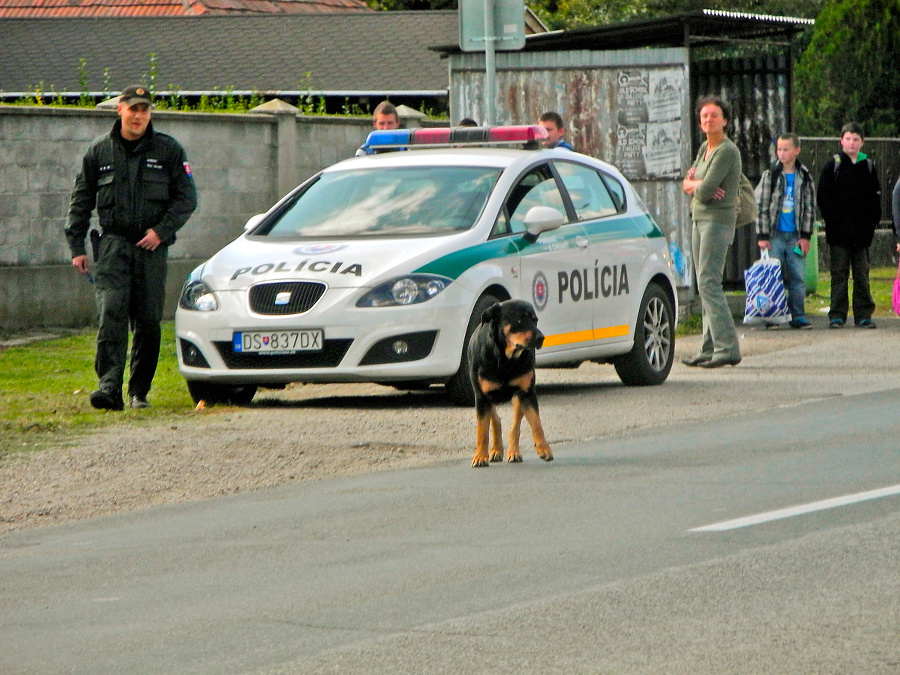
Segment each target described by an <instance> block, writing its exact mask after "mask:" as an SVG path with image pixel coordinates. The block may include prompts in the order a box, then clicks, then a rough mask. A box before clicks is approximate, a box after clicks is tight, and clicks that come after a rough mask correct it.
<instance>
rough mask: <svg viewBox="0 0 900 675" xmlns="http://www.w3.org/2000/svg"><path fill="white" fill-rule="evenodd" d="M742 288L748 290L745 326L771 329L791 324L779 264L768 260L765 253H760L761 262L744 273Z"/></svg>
mask: <svg viewBox="0 0 900 675" xmlns="http://www.w3.org/2000/svg"><path fill="white" fill-rule="evenodd" d="M744 285H745V286H746V288H747V305H746V309H745V310H744V323H745V324H747V325H749V326H753V325H757V326H773V325H781V324H785V323H788V322H789V321H790V320H791V312H790V310H789V309H788V306H787V297H786V296H785V292H784V281H783V280H782V278H781V261H780V260H778V259H777V258H770V257H769V252H768V251H767V250H766V249H763V250H762V254H761V257H760V259H759V260H757V261H756V262H755V263H753V264H752V265H751V266H750V268H749V269H747V270H745V271H744Z"/></svg>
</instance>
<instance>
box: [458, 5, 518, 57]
mask: <svg viewBox="0 0 900 675" xmlns="http://www.w3.org/2000/svg"><path fill="white" fill-rule="evenodd" d="M485 5H487V6H488V17H489V21H490V23H492V24H493V25H492V26H488V27H486V26H485ZM487 29H491V32H492V33H493V35H486V33H487ZM489 38H493V40H492V42H493V43H494V49H495V50H496V51H501V52H503V51H514V50H517V49H522V47H524V46H525V1H524V0H459V48H460V49H462V50H463V51H464V52H483V51H485V45H486V44H487V41H488V39H489Z"/></svg>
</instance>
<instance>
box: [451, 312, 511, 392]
mask: <svg viewBox="0 0 900 675" xmlns="http://www.w3.org/2000/svg"><path fill="white" fill-rule="evenodd" d="M497 302H500V301H499V300H498V299H497V298H496V297H495V296H493V295H482V296H481V297H480V298H478V302H476V303H475V309H473V310H472V316H470V317H469V323H468V325H467V326H466V339H465V340H463V346H462V357H461V358H460V359H459V370H457V371H456V374H455V375H454V376H453V377H451V378H450V379H449V380H448V381H447V384H446V385H445V391H446V393H447V397H448V398H449V399H450V400H451V401H453V402H454V403H455V404H457V405H461V406H467V407H472V406H474V405H475V389H474V388H473V387H474V385H473V384H472V376H471V374H470V373H469V340H471V339H472V333H474V332H475V329H476V328H478V325H479V324H480V323H481V315H482V314H484V310H486V309H487V308H488V307H490V306H491V305H493V304H494V303H497Z"/></svg>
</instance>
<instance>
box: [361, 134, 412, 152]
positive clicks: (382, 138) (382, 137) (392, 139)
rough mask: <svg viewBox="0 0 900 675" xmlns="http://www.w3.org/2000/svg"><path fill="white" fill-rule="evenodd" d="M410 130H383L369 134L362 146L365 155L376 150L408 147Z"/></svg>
mask: <svg viewBox="0 0 900 675" xmlns="http://www.w3.org/2000/svg"><path fill="white" fill-rule="evenodd" d="M411 135H412V130H411V129H384V130H381V131H372V132H369V137H368V138H366V142H365V143H364V144H363V149H364V150H365V151H366V154H367V155H371V154H373V153H374V152H375V149H376V148H384V147H395V148H396V147H403V146H406V145H409V142H410V137H411Z"/></svg>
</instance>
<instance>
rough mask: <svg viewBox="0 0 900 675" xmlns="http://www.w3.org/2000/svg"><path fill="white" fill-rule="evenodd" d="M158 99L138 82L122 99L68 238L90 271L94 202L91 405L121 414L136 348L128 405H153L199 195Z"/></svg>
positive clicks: (82, 189) (94, 156)
mask: <svg viewBox="0 0 900 675" xmlns="http://www.w3.org/2000/svg"><path fill="white" fill-rule="evenodd" d="M150 107H151V101H150V94H149V92H148V91H147V89H146V88H144V87H142V86H140V85H132V86H130V87H126V88H125V89H124V90H123V91H122V95H121V96H120V97H119V103H118V105H117V106H116V111H117V112H118V114H119V119H118V120H117V121H116V123H115V124H114V125H113V128H112V131H111V132H110V133H109V134H105V135H103V136H101V137H100V138H98V139H96V140H95V141H94V142H93V143H91V145H90V147H89V148H88V150H87V153H86V154H85V156H84V159H83V160H82V165H81V171H80V172H79V174H78V177H77V178H76V179H75V188H74V190H73V191H72V199H71V203H70V205H69V216H68V221H67V223H66V229H65V231H66V238H67V240H68V243H69V249H70V250H71V252H72V265H73V266H74V267H75V269H77V270H78V271H79V272H80V273H81V274H88V256H87V249H86V245H85V239H86V237H87V234H88V230H89V229H90V218H91V212H92V211H93V210H94V208H95V206H96V208H97V214H98V217H99V223H100V232H99V235H100V236H99V237H96V234H97V232H96V231H94V232H92V233H91V241H92V243H93V244H94V246H93V253H94V264H95V266H96V269H95V276H96V295H97V310H98V312H99V315H100V327H99V330H98V333H97V354H96V357H95V359H94V369H95V370H96V372H97V376H98V377H99V378H100V386H99V388H98V389H97V391H94V392H92V393H91V405H92V406H94V407H95V408H99V409H104V410H122V409H123V407H124V404H123V399H122V380H123V377H124V373H125V361H126V358H127V353H128V330H129V326H130V327H131V329H132V330H133V332H134V337H133V342H132V348H131V364H130V377H129V380H128V399H129V405H130V406H131V407H132V408H147V407H149V406H150V404H149V403H148V402H147V393H148V392H149V391H150V385H151V383H152V382H153V376H154V374H155V373H156V365H157V362H158V360H159V348H160V334H161V330H160V322H161V321H162V313H163V302H164V300H165V284H166V262H167V258H168V248H169V246H170V245H171V244H172V243H174V241H175V233H176V232H177V231H178V230H179V229H180V228H181V227H182V226H183V225H184V224H185V223H186V222H187V220H188V218H189V217H190V216H191V214H192V213H193V212H194V209H195V208H197V192H196V189H195V187H194V180H193V178H192V177H191V170H190V166H189V165H188V163H187V157H186V155H185V152H184V149H183V148H182V147H181V145H180V144H179V143H178V141H176V140H175V139H174V138H172V137H171V136H167V135H166V134H162V133H159V132H156V131H154V130H153V125H152V124H151V122H150Z"/></svg>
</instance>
